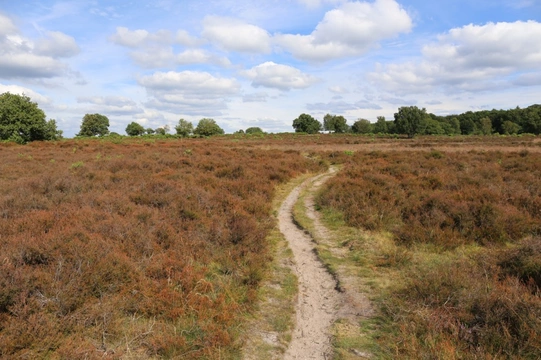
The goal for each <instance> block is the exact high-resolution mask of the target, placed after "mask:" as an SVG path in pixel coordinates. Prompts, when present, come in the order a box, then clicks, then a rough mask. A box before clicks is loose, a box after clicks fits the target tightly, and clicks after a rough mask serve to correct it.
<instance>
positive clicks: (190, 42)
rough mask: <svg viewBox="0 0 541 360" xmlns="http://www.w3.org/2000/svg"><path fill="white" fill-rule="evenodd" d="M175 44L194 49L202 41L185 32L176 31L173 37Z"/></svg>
mask: <svg viewBox="0 0 541 360" xmlns="http://www.w3.org/2000/svg"><path fill="white" fill-rule="evenodd" d="M175 42H177V43H179V44H181V45H184V46H188V47H194V46H198V45H201V43H202V42H203V41H202V40H201V39H198V38H196V37H195V36H191V35H190V34H189V33H188V32H187V31H186V30H178V31H177V35H176V37H175Z"/></svg>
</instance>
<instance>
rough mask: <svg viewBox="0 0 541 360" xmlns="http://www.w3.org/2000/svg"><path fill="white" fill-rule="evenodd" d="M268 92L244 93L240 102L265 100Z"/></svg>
mask: <svg viewBox="0 0 541 360" xmlns="http://www.w3.org/2000/svg"><path fill="white" fill-rule="evenodd" d="M268 97H269V94H267V93H266V92H257V93H252V94H245V95H244V96H243V97H242V102H245V103H246V102H267V98H268Z"/></svg>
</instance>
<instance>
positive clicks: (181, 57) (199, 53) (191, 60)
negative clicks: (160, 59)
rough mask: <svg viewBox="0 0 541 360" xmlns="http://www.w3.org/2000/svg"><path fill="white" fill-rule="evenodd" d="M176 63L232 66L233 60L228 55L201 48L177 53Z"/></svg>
mask: <svg viewBox="0 0 541 360" xmlns="http://www.w3.org/2000/svg"><path fill="white" fill-rule="evenodd" d="M176 63H177V64H180V65H184V64H214V65H219V66H223V67H228V66H231V61H229V59H228V58H226V57H221V56H216V55H214V54H211V53H209V52H208V51H205V50H201V49H189V50H186V51H183V52H182V53H180V54H178V55H176Z"/></svg>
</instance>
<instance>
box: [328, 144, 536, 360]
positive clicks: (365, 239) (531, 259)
mask: <svg viewBox="0 0 541 360" xmlns="http://www.w3.org/2000/svg"><path fill="white" fill-rule="evenodd" d="M341 159H342V160H343V161H344V162H345V167H344V170H343V171H342V172H340V174H339V175H338V176H337V177H335V178H334V179H331V180H330V181H329V182H328V184H327V187H326V189H325V190H324V191H323V192H322V193H321V194H320V196H319V199H318V205H319V206H320V207H321V208H322V209H323V210H324V211H327V213H332V212H335V213H336V212H339V213H340V214H341V215H342V216H343V219H344V220H345V221H346V223H347V224H348V225H349V226H353V227H356V228H359V229H363V230H364V231H369V233H368V234H366V235H362V236H359V237H357V238H350V239H348V240H347V246H348V247H349V249H350V254H349V256H350V257H351V259H352V261H355V262H356V263H357V266H358V267H359V268H362V269H366V270H362V272H363V273H364V274H368V273H369V271H370V273H372V275H365V276H367V278H368V280H367V281H372V282H374V280H370V278H373V277H377V278H379V280H377V281H378V282H379V283H380V284H387V285H380V286H379V288H378V292H379V297H377V298H376V299H375V300H376V304H377V305H378V307H379V316H380V317H379V322H378V323H377V326H378V329H379V330H378V331H379V335H378V337H377V339H378V342H379V345H380V348H379V349H378V350H376V352H377V353H378V354H379V355H380V356H381V357H383V358H472V359H473V358H528V359H534V358H539V357H540V355H541V341H540V339H541V297H540V295H541V293H540V287H541V246H540V244H541V238H540V236H541V212H540V209H541V196H540V194H541V172H540V171H541V170H540V169H541V155H540V154H539V152H536V153H531V152H528V151H526V150H523V151H520V152H519V151H517V152H514V153H502V152H498V151H494V152H486V151H483V152H478V151H470V152H467V153H466V152H457V151H453V152H443V151H436V150H431V151H425V152H414V153H411V152H410V153H407V154H404V152H392V151H391V152H385V153H382V152H371V153H368V152H365V153H361V152H359V153H355V154H353V155H349V156H345V157H342V158H341ZM332 216H334V217H336V215H332ZM386 234H387V235H386ZM385 238H386V239H387V240H385V241H386V242H387V245H385V246H383V245H381V243H382V240H375V239H385ZM378 242H379V244H380V245H377V246H378V248H377V249H375V250H369V249H371V247H374V245H375V244H377V243H378ZM370 269H372V270H370ZM360 272H361V270H359V273H360ZM376 288H377V287H376Z"/></svg>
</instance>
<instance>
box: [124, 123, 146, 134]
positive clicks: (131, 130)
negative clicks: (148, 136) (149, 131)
mask: <svg viewBox="0 0 541 360" xmlns="http://www.w3.org/2000/svg"><path fill="white" fill-rule="evenodd" d="M144 133H145V128H144V127H143V126H141V125H140V124H138V123H136V122H135V121H132V122H131V123H129V124H128V126H126V134H128V135H129V136H141V135H143V134H144Z"/></svg>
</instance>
